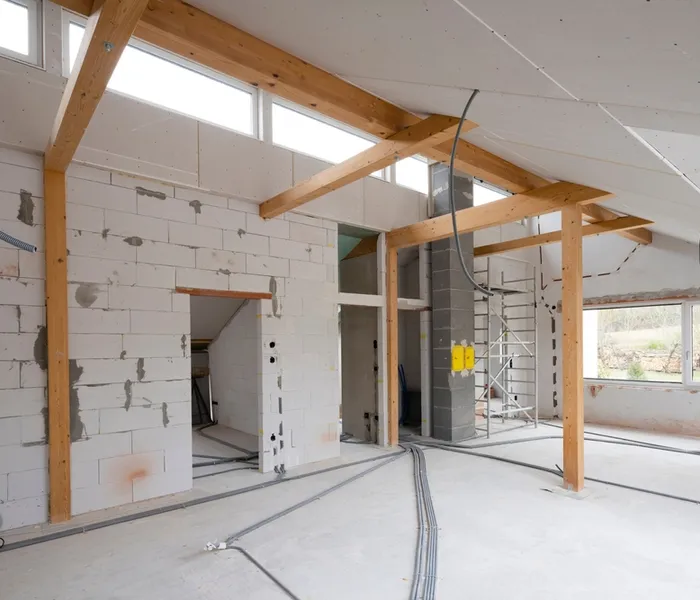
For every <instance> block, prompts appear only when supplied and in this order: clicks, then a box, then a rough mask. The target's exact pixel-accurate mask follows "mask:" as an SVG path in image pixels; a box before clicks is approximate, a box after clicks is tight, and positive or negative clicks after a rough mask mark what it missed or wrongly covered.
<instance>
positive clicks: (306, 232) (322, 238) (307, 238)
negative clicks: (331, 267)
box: [289, 221, 327, 246]
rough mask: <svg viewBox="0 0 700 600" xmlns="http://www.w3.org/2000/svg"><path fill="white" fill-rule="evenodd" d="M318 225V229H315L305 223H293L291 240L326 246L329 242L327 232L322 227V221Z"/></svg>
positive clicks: (291, 225) (290, 231)
mask: <svg viewBox="0 0 700 600" xmlns="http://www.w3.org/2000/svg"><path fill="white" fill-rule="evenodd" d="M318 224H319V225H318V226H317V227H314V226H312V225H306V224H304V223H291V224H290V226H289V238H290V239H292V240H295V241H297V242H306V243H307V244H318V245H319V246H325V245H326V240H327V238H326V230H325V229H324V228H323V227H321V222H320V221H318Z"/></svg>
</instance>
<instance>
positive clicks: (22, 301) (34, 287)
mask: <svg viewBox="0 0 700 600" xmlns="http://www.w3.org/2000/svg"><path fill="white" fill-rule="evenodd" d="M0 298H1V299H2V300H1V301H2V303H3V304H14V305H17V304H19V305H20V306H22V307H24V306H43V305H44V302H45V296H44V282H43V281H38V280H36V279H17V278H8V277H0Z"/></svg>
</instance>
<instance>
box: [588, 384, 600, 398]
mask: <svg viewBox="0 0 700 600" xmlns="http://www.w3.org/2000/svg"><path fill="white" fill-rule="evenodd" d="M602 389H603V386H602V385H590V386H588V391H589V393H590V394H591V397H593V398H595V397H596V396H597V395H598V392H600V390H602Z"/></svg>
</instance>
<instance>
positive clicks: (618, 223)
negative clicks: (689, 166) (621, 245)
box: [474, 217, 653, 257]
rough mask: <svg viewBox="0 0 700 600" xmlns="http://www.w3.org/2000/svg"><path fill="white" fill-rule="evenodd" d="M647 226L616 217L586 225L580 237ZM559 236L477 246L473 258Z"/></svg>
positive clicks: (554, 233) (543, 242)
mask: <svg viewBox="0 0 700 600" xmlns="http://www.w3.org/2000/svg"><path fill="white" fill-rule="evenodd" d="M648 225H653V221H647V220H646V219H640V218H639V217H618V218H616V219H612V220H611V221H601V222H599V223H594V224H591V225H587V226H586V227H584V228H583V230H582V233H581V235H582V236H584V237H585V236H589V235H601V234H603V233H620V232H623V231H632V230H634V229H639V228H642V227H646V226H648ZM561 236H562V232H561V231H551V232H549V233H542V234H540V235H532V236H529V237H524V238H518V239H515V240H509V241H507V242H499V243H497V244H487V245H485V246H477V247H476V248H474V257H478V256H490V255H492V254H502V253H503V252H511V251H513V250H523V249H524V248H533V247H536V246H545V245H547V244H555V243H556V242H561V239H562V238H561Z"/></svg>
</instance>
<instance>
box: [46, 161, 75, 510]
mask: <svg viewBox="0 0 700 600" xmlns="http://www.w3.org/2000/svg"><path fill="white" fill-rule="evenodd" d="M44 211H45V218H44V221H45V223H46V225H45V231H46V244H45V245H46V331H47V338H48V378H49V381H48V419H49V440H48V441H49V520H50V521H51V522H52V523H60V522H61V521H66V520H68V519H70V516H71V488H70V393H69V387H70V386H69V377H68V270H67V262H66V261H67V251H66V176H65V174H64V173H59V172H57V171H49V170H46V171H44Z"/></svg>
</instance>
